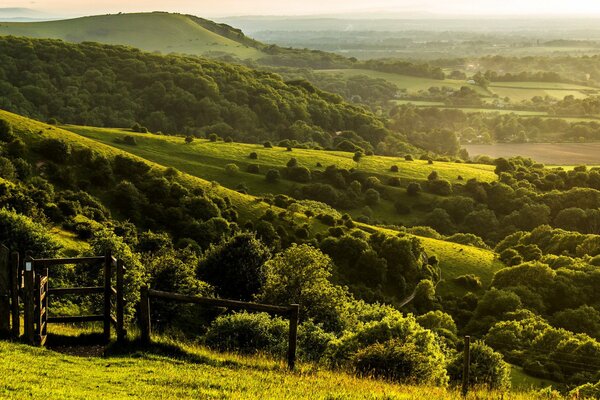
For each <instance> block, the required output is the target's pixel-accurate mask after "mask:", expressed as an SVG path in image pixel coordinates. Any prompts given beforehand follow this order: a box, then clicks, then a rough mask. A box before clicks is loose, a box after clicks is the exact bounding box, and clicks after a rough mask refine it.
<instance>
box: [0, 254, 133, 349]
mask: <svg viewBox="0 0 600 400" xmlns="http://www.w3.org/2000/svg"><path fill="white" fill-rule="evenodd" d="M19 260H20V257H19V254H18V253H16V252H15V253H12V254H11V253H10V252H9V250H8V249H7V248H6V247H5V246H2V245H0V335H10V336H12V337H13V338H19V336H20V315H19V300H21V301H22V302H23V311H24V313H23V317H24V339H25V340H26V341H27V342H28V343H30V344H32V345H37V346H43V345H44V344H45V342H46V337H47V326H48V324H51V323H78V322H94V321H99V322H102V323H103V337H104V341H105V342H108V341H110V335H111V325H112V326H114V327H115V329H116V333H117V340H119V341H122V340H124V339H125V336H126V331H125V328H124V308H125V300H124V294H123V293H124V292H123V290H124V287H123V286H124V273H125V266H124V265H123V263H122V262H121V261H120V260H117V259H115V258H114V257H112V255H111V254H107V255H105V256H98V257H82V258H38V259H34V258H32V257H26V258H25V260H24V261H23V262H22V263H20V262H19ZM95 263H96V264H102V266H103V272H104V273H103V284H102V286H90V287H66V288H54V287H49V276H48V267H51V266H54V265H64V264H95ZM113 272H116V287H113V286H112V276H113ZM94 294H100V295H102V297H103V301H102V313H101V314H98V315H76V316H49V305H50V307H51V303H50V297H53V298H57V297H62V296H67V295H76V296H86V295H94ZM113 310H114V311H115V315H113Z"/></svg>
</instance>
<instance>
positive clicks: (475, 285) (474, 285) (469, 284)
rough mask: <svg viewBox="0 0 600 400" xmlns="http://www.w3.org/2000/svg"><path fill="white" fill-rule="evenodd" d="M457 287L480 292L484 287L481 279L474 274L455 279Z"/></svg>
mask: <svg viewBox="0 0 600 400" xmlns="http://www.w3.org/2000/svg"><path fill="white" fill-rule="evenodd" d="M454 282H456V284H457V285H459V286H461V287H464V288H465V289H469V290H479V289H481V288H482V287H483V284H482V283H481V279H480V278H479V277H478V276H477V275H474V274H467V275H461V276H457V277H456V278H454Z"/></svg>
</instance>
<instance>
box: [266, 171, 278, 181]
mask: <svg viewBox="0 0 600 400" xmlns="http://www.w3.org/2000/svg"><path fill="white" fill-rule="evenodd" d="M280 178H281V175H280V174H279V171H278V170H276V169H270V170H268V171H267V174H266V175H265V179H266V180H267V182H269V183H275V182H277V181H278V180H279V179H280Z"/></svg>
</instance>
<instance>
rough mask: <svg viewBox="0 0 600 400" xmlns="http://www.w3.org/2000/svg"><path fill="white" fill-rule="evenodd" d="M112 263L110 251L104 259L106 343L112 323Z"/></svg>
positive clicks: (104, 334)
mask: <svg viewBox="0 0 600 400" xmlns="http://www.w3.org/2000/svg"><path fill="white" fill-rule="evenodd" d="M111 265H112V255H111V253H110V252H107V253H106V256H105V259H104V313H103V315H104V321H103V322H104V327H103V328H104V329H103V336H104V341H105V342H106V343H108V342H110V324H111V315H110V297H111V295H112V286H111V282H110V278H111Z"/></svg>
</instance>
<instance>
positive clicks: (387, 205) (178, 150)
mask: <svg viewBox="0 0 600 400" xmlns="http://www.w3.org/2000/svg"><path fill="white" fill-rule="evenodd" d="M65 128H66V129H69V130H71V131H73V132H76V133H78V134H81V135H83V136H85V137H87V138H91V139H94V140H98V141H100V142H102V143H104V144H106V145H110V146H115V147H117V148H120V149H122V150H124V151H128V152H131V153H132V154H135V155H138V156H140V157H143V158H145V159H148V160H150V161H153V162H156V163H158V164H162V165H165V166H170V167H174V168H177V169H179V170H181V171H183V172H187V173H189V174H191V175H194V176H197V177H201V178H203V179H206V180H216V181H218V182H219V183H221V184H222V185H224V186H229V187H235V186H236V185H237V184H239V183H242V182H244V183H245V184H246V186H248V188H249V189H250V191H251V193H290V191H291V189H292V188H293V186H294V185H295V184H294V183H292V182H289V181H286V180H282V181H280V182H279V183H278V184H277V185H272V184H268V183H267V182H266V181H265V179H264V176H263V175H262V174H261V175H255V174H249V173H245V172H242V171H244V168H245V167H244V166H245V164H250V163H257V164H260V166H261V172H262V173H264V172H266V171H267V169H268V168H270V167H278V168H279V167H282V166H284V165H285V163H286V162H287V161H288V160H289V158H290V157H295V158H297V159H298V162H299V164H300V165H306V166H309V167H311V169H314V166H315V165H316V162H320V163H321V164H322V165H323V166H327V165H332V164H335V165H338V166H340V167H346V168H351V167H355V166H356V163H355V162H354V161H352V154H351V153H345V152H335V151H316V150H302V149H294V150H293V151H292V152H291V153H290V152H287V151H286V150H285V149H283V148H279V147H274V148H272V149H266V148H264V147H263V146H262V145H254V144H241V143H224V142H210V141H208V140H198V139H197V140H195V141H194V142H193V143H192V144H185V143H184V141H183V139H182V138H178V137H173V136H157V135H148V134H135V133H132V132H129V131H128V130H122V129H107V128H93V127H79V126H78V127H75V126H66V127H65ZM126 135H131V136H135V138H136V142H137V145H136V146H131V145H126V144H123V143H122V142H121V141H118V142H115V139H122V138H123V137H124V136H126ZM252 151H255V152H257V153H258V160H250V159H249V158H248V154H249V153H250V152H252ZM231 162H235V163H236V164H237V165H238V166H240V167H241V171H240V172H239V173H238V174H237V175H236V176H229V175H227V174H226V173H225V172H224V168H223V167H224V166H225V165H226V164H228V163H231ZM391 165H398V166H399V168H400V172H399V173H397V174H394V173H391V172H390V171H389V167H390V166H391ZM359 169H360V170H361V171H365V172H369V173H372V174H374V175H379V176H380V177H381V179H382V181H383V179H384V177H388V176H389V177H391V176H399V177H400V178H402V179H403V180H413V179H414V180H423V179H426V177H427V175H428V174H429V173H430V172H431V170H432V169H435V170H436V171H438V173H439V174H440V175H441V176H442V177H444V178H447V179H450V180H452V181H456V177H457V176H458V175H459V174H460V175H462V176H463V177H464V178H465V179H469V178H472V177H473V178H477V179H478V180H481V181H492V180H495V179H496V175H495V174H494V172H493V167H491V166H488V165H479V164H456V163H441V162H436V163H435V164H434V165H428V164H427V162H425V161H412V162H410V161H405V160H404V159H400V158H397V157H383V156H372V157H364V158H363V160H362V161H361V162H360V164H359ZM394 189H395V188H394ZM397 192H398V193H397V195H398V196H404V197H402V198H403V199H404V200H405V201H406V202H414V201H415V200H414V199H413V198H410V197H409V196H405V195H404V190H403V189H397ZM422 196H425V197H428V198H427V201H431V200H432V197H433V196H427V195H422ZM373 213H374V215H373V216H374V217H375V218H381V219H386V220H387V221H396V219H397V218H398V216H397V213H396V212H395V210H394V209H393V205H392V204H391V202H383V201H382V203H381V205H380V206H377V207H373ZM392 218H394V219H392ZM403 222H407V221H406V220H404V221H403ZM388 233H390V234H394V233H395V232H394V231H388ZM421 239H422V240H423V244H424V246H425V248H426V249H427V251H428V253H430V254H436V255H437V256H438V258H440V260H441V262H440V265H441V267H442V271H443V272H442V277H443V279H444V280H443V281H442V282H441V284H440V286H439V288H438V289H439V293H440V294H442V295H444V294H457V295H459V294H462V293H463V292H464V291H463V290H462V289H461V288H459V287H457V286H456V285H455V284H454V283H453V282H452V278H454V277H457V276H460V275H464V274H472V273H473V274H476V275H479V276H480V277H481V279H482V282H483V283H484V284H486V285H487V284H489V283H490V282H491V280H492V277H493V274H494V273H495V272H496V271H497V270H499V269H500V268H502V267H503V265H502V263H500V262H499V261H498V260H497V259H496V257H495V255H494V253H493V252H491V251H488V250H482V249H478V248H475V247H472V246H463V245H459V244H456V243H450V242H445V241H441V240H436V239H430V238H421Z"/></svg>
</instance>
